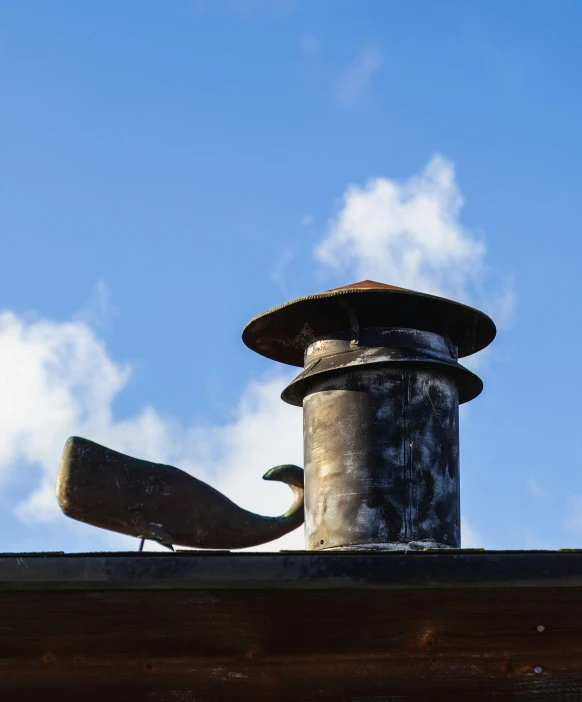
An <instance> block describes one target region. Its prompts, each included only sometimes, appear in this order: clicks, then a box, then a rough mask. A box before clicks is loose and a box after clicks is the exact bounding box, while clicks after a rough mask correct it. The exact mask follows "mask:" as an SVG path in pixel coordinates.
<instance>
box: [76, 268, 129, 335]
mask: <svg viewBox="0 0 582 702" xmlns="http://www.w3.org/2000/svg"><path fill="white" fill-rule="evenodd" d="M118 314H119V310H118V309H117V307H115V306H114V305H113V303H112V301H111V290H110V289H109V286H108V285H107V283H106V282H105V281H104V280H99V281H97V283H96V285H95V287H94V288H93V291H92V292H91V296H90V297H89V299H88V300H87V302H86V303H85V304H84V305H83V307H81V309H80V310H79V311H78V312H77V313H76V314H75V315H74V316H73V319H74V320H75V321H80V322H85V323H86V324H87V325H88V326H90V327H92V328H103V329H110V328H111V326H112V323H113V320H114V319H115V317H117V316H118Z"/></svg>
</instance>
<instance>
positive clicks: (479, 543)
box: [461, 517, 485, 548]
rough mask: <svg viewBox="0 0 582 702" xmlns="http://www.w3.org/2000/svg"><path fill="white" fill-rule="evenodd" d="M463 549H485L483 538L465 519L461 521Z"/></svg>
mask: <svg viewBox="0 0 582 702" xmlns="http://www.w3.org/2000/svg"><path fill="white" fill-rule="evenodd" d="M461 547H462V548H485V544H484V540H483V537H482V536H481V535H480V534H479V533H478V532H477V531H476V530H475V529H474V528H473V526H471V524H470V522H469V521H468V520H467V519H465V518H464V517H463V518H462V519H461Z"/></svg>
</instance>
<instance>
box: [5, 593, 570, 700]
mask: <svg viewBox="0 0 582 702" xmlns="http://www.w3.org/2000/svg"><path fill="white" fill-rule="evenodd" d="M540 626H542V627H543V631H538V627H540ZM536 669H537V671H538V672H536ZM0 692H1V695H2V699H6V700H38V699H39V698H43V699H48V700H52V699H55V700H56V699H58V700H61V701H63V702H68V701H69V700H71V701H72V700H76V701H81V702H92V701H93V700H95V701H97V700H99V701H102V700H106V701H107V702H116V701H117V700H152V701H176V702H178V701H179V702H186V701H188V702H194V701H196V702H206V701H208V702H214V701H218V700H237V701H238V702H246V701H248V702H255V701H256V702H262V701H264V700H265V701H266V700H279V701H281V702H285V701H287V700H289V701H291V700H294V701H295V700H314V701H315V700H342V701H348V700H349V701H350V702H353V701H355V700H366V701H368V702H372V701H373V702H379V701H380V700H387V701H388V700H391V701H396V700H441V699H443V700H444V699H458V700H499V699H502V700H505V699H538V698H539V699H546V700H551V701H552V702H555V701H559V700H580V699H582V589H581V588H578V587H572V588H564V587H561V588H544V587H535V588H521V587H512V588H502V587H497V588H478V587H471V588H467V587H462V588H412V589H408V588H399V589H385V590H383V589H374V590H369V589H367V590H366V589H345V590H337V589H336V590H325V589H314V590H309V589H302V590H290V589H287V590H285V589H278V590H269V589H248V590H230V589H208V590H149V589H145V590H109V591H107V590H90V591H45V592H42V591H20V592H16V591H15V592H8V591H4V592H1V593H0Z"/></svg>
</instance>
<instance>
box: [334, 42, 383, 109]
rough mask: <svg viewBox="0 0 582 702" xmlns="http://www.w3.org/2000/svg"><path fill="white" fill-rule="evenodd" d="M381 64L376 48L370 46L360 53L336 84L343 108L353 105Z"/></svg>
mask: <svg viewBox="0 0 582 702" xmlns="http://www.w3.org/2000/svg"><path fill="white" fill-rule="evenodd" d="M382 63H383V56H382V52H381V51H380V49H378V48H377V47H375V46H372V47H368V48H367V49H364V50H363V51H361V52H360V53H359V54H358V56H357V57H356V59H355V61H354V62H353V64H352V65H351V66H350V67H349V68H348V69H347V70H346V71H345V73H344V74H343V76H342V77H341V79H340V81H339V83H338V86H337V99H338V101H339V103H340V104H342V105H344V106H350V105H353V104H354V103H355V102H356V101H357V100H358V98H359V97H360V96H361V95H362V93H364V91H365V90H366V88H367V87H368V86H369V84H370V81H371V80H372V76H373V75H374V73H376V71H377V70H378V69H379V68H380V66H381V65H382Z"/></svg>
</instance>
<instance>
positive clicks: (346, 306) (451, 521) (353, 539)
mask: <svg viewBox="0 0 582 702" xmlns="http://www.w3.org/2000/svg"><path fill="white" fill-rule="evenodd" d="M494 336H495V326H494V324H493V322H492V321H491V320H490V319H489V317H487V316H486V315H484V314H483V313H481V312H479V311H478V310H474V309H472V308H470V307H466V306H464V305H460V304H459V303H456V302H452V301H450V300H445V299H442V298H437V297H434V296H430V295H422V294H420V293H416V292H413V291H408V290H403V289H401V288H394V287H391V286H385V285H382V284H380V283H373V282H372V281H364V282H363V283H359V284H356V285H355V286H348V287H346V288H340V289H338V290H333V291H329V292H328V293H323V294H321V295H314V296H312V297H309V298H302V299H300V300H296V301H294V302H291V303H288V304H287V305H283V306H282V307H278V308H275V309H274V310H270V311H268V312H266V313H264V314H263V315H260V316H259V317H256V318H255V319H254V320H252V321H251V322H250V323H249V325H248V326H247V328H246V329H245V331H244V334H243V339H244V341H245V343H246V344H247V345H248V346H249V347H250V348H252V349H253V350H255V351H257V352H258V353H261V354H263V355H265V356H267V357H269V358H272V359H274V360H277V361H283V362H285V363H291V364H293V365H300V364H301V365H304V366H305V369H304V371H303V372H302V373H301V374H300V375H299V376H298V377H297V378H296V379H295V380H294V381H293V382H292V383H291V384H290V385H289V386H288V387H287V388H286V389H285V390H284V391H283V394H282V398H283V399H284V400H285V401H286V402H289V403H290V404H294V405H302V406H303V417H304V448H305V532H306V533H305V540H306V548H307V549H311V550H318V549H330V548H331V549H350V550H354V549H389V550H390V549H409V548H424V547H433V548H434V547H437V548H440V547H457V548H458V547H459V546H460V500H459V429H458V414H459V403H462V402H467V401H469V400H472V399H473V398H475V397H476V396H477V395H478V394H479V393H480V392H481V390H482V387H483V384H482V382H481V380H480V379H479V378H478V377H477V376H476V375H474V374H473V373H471V372H470V371H468V370H467V369H466V368H463V367H462V366H461V365H460V364H459V363H458V358H459V356H462V355H465V356H466V355H469V354H470V353H474V352H475V351H477V350H479V349H481V348H483V347H484V346H486V345H487V344H488V343H489V342H490V341H491V340H492V339H493V337H494Z"/></svg>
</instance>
